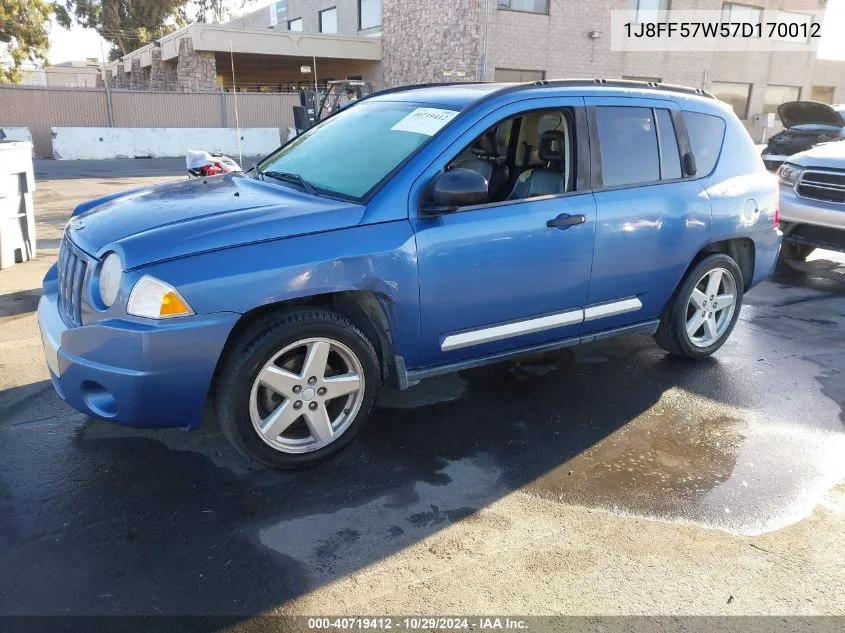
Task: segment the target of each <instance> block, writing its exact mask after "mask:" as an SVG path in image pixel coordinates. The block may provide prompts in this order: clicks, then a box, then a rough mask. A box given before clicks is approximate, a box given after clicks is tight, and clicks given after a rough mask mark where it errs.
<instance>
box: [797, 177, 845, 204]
mask: <svg viewBox="0 0 845 633" xmlns="http://www.w3.org/2000/svg"><path fill="white" fill-rule="evenodd" d="M795 193H796V194H798V195H799V196H801V197H802V198H812V199H813V200H824V201H825V202H836V203H838V204H845V172H839V171H824V170H819V169H807V170H805V171H804V172H802V173H801V177H800V178H799V179H798V183H797V184H796V185H795Z"/></svg>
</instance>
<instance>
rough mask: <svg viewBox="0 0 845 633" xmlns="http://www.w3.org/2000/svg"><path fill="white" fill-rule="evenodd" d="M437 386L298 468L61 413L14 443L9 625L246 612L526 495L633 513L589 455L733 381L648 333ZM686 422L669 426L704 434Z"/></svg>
mask: <svg viewBox="0 0 845 633" xmlns="http://www.w3.org/2000/svg"><path fill="white" fill-rule="evenodd" d="M437 380H439V379H432V381H434V382H432V381H429V382H428V384H427V383H426V382H423V383H421V385H420V389H417V390H411V391H410V392H406V394H403V395H397V394H385V398H384V399H383V403H382V406H380V407H379V408H377V409H376V411H375V413H374V415H373V418H372V420H371V422H370V423H369V424H368V426H367V427H366V428H365V430H364V431H363V432H362V437H361V438H360V439H359V440H358V441H356V442H355V443H353V445H352V446H351V447H350V448H349V449H347V450H346V451H344V452H343V453H341V454H340V455H339V456H337V457H336V458H335V459H334V460H332V461H330V462H328V463H325V464H322V465H320V466H319V467H316V468H311V469H309V470H305V471H301V472H294V473H284V472H275V471H270V470H244V469H238V468H237V467H232V466H231V464H232V463H237V460H235V461H234V462H232V461H230V460H232V454H231V449H230V448H229V447H228V445H227V444H226V443H225V442H224V440H223V439H222V437H221V436H220V435H219V433H217V432H216V431H215V430H214V429H213V428H212V429H210V430H206V431H205V432H204V434H201V435H200V436H196V435H193V436H192V435H191V434H184V435H176V434H175V433H174V434H168V433H167V432H162V434H161V435H148V436H138V435H137V434H136V435H133V434H132V433H131V432H125V433H124V432H123V431H122V430H119V429H118V430H117V431H116V432H115V434H114V435H113V436H108V435H103V434H98V433H94V432H93V431H94V430H95V429H96V428H97V427H98V425H102V423H100V422H96V421H90V420H88V419H85V418H84V417H83V416H65V417H62V418H60V419H56V420H53V421H50V420H47V421H45V422H43V423H42V424H41V426H40V427H39V428H38V429H37V431H38V432H32V429H31V428H27V427H26V425H23V426H20V427H15V428H14V429H11V430H10V429H6V430H5V438H0V439H2V440H3V441H0V484H2V485H3V486H4V488H3V489H0V552H4V553H3V554H2V566H3V568H5V569H6V570H7V573H5V574H2V575H0V613H2V614H32V613H35V614H67V613H71V614H77V615H79V614H192V615H199V614H202V615H238V616H244V617H246V616H250V615H253V614H258V613H262V612H266V611H268V610H271V609H274V608H277V607H279V606H280V605H282V604H284V603H285V602H287V601H289V600H291V599H294V598H296V597H299V596H302V595H303V594H305V593H307V592H308V591H310V590H312V589H315V588H317V587H320V586H323V585H325V584H327V583H330V582H332V581H333V580H336V579H338V578H340V577H343V576H345V575H347V574H349V573H351V572H354V571H356V570H358V569H362V568H364V567H367V566H369V565H371V564H373V563H375V562H377V561H379V560H382V559H384V558H386V557H388V556H391V555H392V554H394V553H396V552H398V551H400V550H402V549H404V548H406V547H408V546H410V545H413V544H415V543H418V542H420V541H422V540H423V539H425V538H426V537H428V536H430V535H431V534H433V533H435V532H437V531H438V530H441V529H443V528H444V527H446V526H448V525H450V524H452V523H454V522H456V521H464V520H466V521H472V520H482V519H481V518H479V516H478V513H479V510H482V509H484V508H486V507H487V506H489V505H490V504H492V503H493V502H495V501H497V500H498V499H501V498H502V497H504V496H506V495H508V494H510V493H512V492H514V491H517V490H520V489H524V488H526V487H530V486H536V487H537V488H536V490H533V492H538V494H543V486H544V485H546V486H547V485H549V482H550V481H552V482H553V484H554V485H553V486H552V487H553V488H554V492H553V493H552V494H558V492H559V491H560V490H564V494H569V493H572V494H573V495H575V496H573V497H571V499H572V500H574V501H575V502H577V501H578V498H577V495H578V493H579V490H586V492H587V494H590V495H592V494H595V495H598V497H599V498H600V499H601V500H602V501H603V502H604V503H607V504H611V505H612V504H620V503H621V504H622V505H623V506H624V505H625V503H627V502H626V501H625V499H626V498H628V497H627V496H626V495H628V494H629V492H630V490H629V489H628V490H626V488H625V487H624V486H622V487H621V488H620V487H619V481H620V480H619V477H618V473H614V472H607V473H605V475H604V477H605V478H606V483H607V486H606V487H602V485H601V482H602V481H603V478H602V477H603V476H602V475H601V473H597V472H595V469H596V468H600V467H601V466H602V464H601V459H600V458H599V459H595V460H593V461H592V462H591V463H589V464H588V463H586V462H585V461H584V460H585V458H584V457H583V456H584V455H585V454H589V452H590V449H591V447H594V446H595V445H597V444H598V443H600V442H602V440H604V439H605V438H608V437H609V436H612V435H613V434H615V433H618V432H620V430H621V429H624V427H626V425H629V424H631V423H632V421H634V420H637V419H638V418H640V417H641V416H642V415H643V414H644V412H647V411H649V410H652V409H653V408H654V407H655V405H656V404H657V403H659V402H660V401H661V400H662V399H663V398H664V397H665V394H667V393H670V392H685V391H687V390H689V391H692V392H698V393H700V394H702V395H703V397H707V398H713V399H714V400H717V401H718V400H720V399H722V398H723V394H724V393H727V392H728V391H729V386H730V385H729V384H728V383H729V378H728V376H727V374H726V372H725V371H724V370H723V368H722V366H721V365H720V363H719V361H718V360H712V359H711V360H708V361H704V362H700V363H695V364H690V363H685V362H682V361H676V360H673V359H670V358H668V357H667V356H665V355H664V353H663V352H662V351H661V350H659V349H657V348H656V346H655V345H654V343H653V341H652V340H651V339H650V338H649V337H642V336H632V337H627V338H625V339H619V340H617V341H605V342H602V343H597V344H593V345H590V346H584V347H582V348H579V349H578V350H577V351H573V350H564V351H562V352H558V353H555V354H550V355H546V356H542V357H536V358H533V359H527V360H524V361H522V362H520V363H505V364H500V365H495V366H491V367H486V368H481V369H476V370H471V371H467V372H463V373H462V374H460V375H458V376H453V377H445V378H443V379H442V380H440V381H439V382H437ZM739 404H741V403H739ZM683 409H684V405H681V406H680V408H679V409H677V410H674V411H673V412H671V413H670V414H669V415H670V416H675V417H679V418H680V419H681V420H682V421H684V422H685V423H692V422H695V421H696V420H695V419H696V415H697V414H696V413H695V412H693V411H689V410H687V411H686V412H684V410H683ZM656 419H657V424H660V423H661V421H662V420H663V418H661V417H660V416H658V417H657V418H656ZM706 423H707V422H706V421H705V422H703V424H706ZM719 423H720V421H719V420H715V421H714V424H719ZM0 432H3V429H2V428H0ZM684 432H687V431H684ZM191 437H194V438H197V437H199V440H197V439H181V438H191ZM153 438H156V439H153ZM174 438H178V439H174ZM723 439H724V438H723ZM178 442H182V446H181V448H176V449H175V450H174V447H175V445H176V444H178ZM192 442H194V443H192ZM710 448H711V449H712V446H711V447H710ZM690 450H691V451H693V452H694V451H695V447H694V446H692V447H691V448H690ZM734 450H738V449H736V448H732V447H731V446H729V443H728V445H726V446H725V447H724V448H722V449H720V451H719V452H718V454H717V455H716V457H715V458H713V456H712V455H709V456H708V457H707V459H708V460H710V461H709V462H708V463H711V462H712V463H715V466H714V467H715V468H716V470H715V471H714V473H709V481H708V482H704V483H703V484H701V485H700V486H695V487H692V486H689V487H686V488H681V489H680V491H679V490H678V489H669V488H668V487H666V486H665V485H663V484H662V483H661V482H653V483H654V485H653V486H652V487H651V489H649V490H648V495H647V496H649V497H650V498H656V499H657V500H658V501H659V500H660V499H661V498H663V499H670V498H671V499H674V500H675V501H673V503H678V502H680V503H684V502H685V501H689V500H691V499H694V498H695V497H696V496H703V495H706V494H707V492H708V490H709V489H710V488H711V487H713V486H715V485H717V484H718V482H719V481H723V480H724V479H725V478H726V477H729V476H730V472H731V470H732V468H733V464H734V462H735V459H736V457H735V455H734V454H733V453H732V451H734ZM599 457H600V456H599ZM578 460H581V461H578ZM658 470H659V469H658ZM550 478H551V479H550ZM555 479H558V480H559V479H563V480H567V481H569V482H571V483H570V484H569V487H568V490H569V493H567V492H566V490H567V484H566V483H564V484H563V485H561V484H560V482H559V481H558V482H557V483H554V480H555ZM591 479H597V480H598V482H599V483H598V484H596V485H593V487H592V488H590V487H586V488H582V485H583V482H585V481H588V480H591ZM544 482H545V483H544ZM664 483H665V482H664ZM661 486H662V487H661ZM661 490H662V491H663V492H661ZM602 495H605V497H602ZM661 495H662V496H661ZM678 499H679V500H680V501H678ZM630 500H631V502H632V503H636V501H637V499H636V496H635V495H633V496H630ZM655 507H656V509H657V510H658V511H660V510H666V509H667V508H669V509H671V508H670V507H669V506H664V505H661V504H659V503H658V505H657V506H655ZM502 520H505V521H507V518H506V517H505V518H503V519H502Z"/></svg>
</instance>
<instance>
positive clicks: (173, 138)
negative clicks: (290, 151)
mask: <svg viewBox="0 0 845 633" xmlns="http://www.w3.org/2000/svg"><path fill="white" fill-rule="evenodd" d="M52 132H53V158H56V159H57V160H81V159H109V158H177V157H182V156H185V153H186V152H187V151H188V150H189V149H197V150H205V151H207V152H211V153H212V154H228V155H229V156H231V157H233V158H235V159H236V160H237V158H238V135H237V132H236V130H235V129H234V128H134V127H133V128H129V127H124V128H120V127H113V128H108V127H54V128H52ZM279 145H281V142H280V137H279V129H278V128H270V127H268V128H242V129H241V131H240V146H241V150H242V152H243V155H244V156H263V155H265V154H269V153H270V152H272V151H273V150H275V149H276V148H278V147H279Z"/></svg>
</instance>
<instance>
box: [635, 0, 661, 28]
mask: <svg viewBox="0 0 845 633" xmlns="http://www.w3.org/2000/svg"><path fill="white" fill-rule="evenodd" d="M628 11H629V12H630V13H631V21H632V22H637V23H638V24H641V23H645V24H650V23H653V22H666V21H667V16H666V12H667V11H669V0H628Z"/></svg>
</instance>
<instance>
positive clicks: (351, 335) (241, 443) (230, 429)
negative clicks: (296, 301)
mask: <svg viewBox="0 0 845 633" xmlns="http://www.w3.org/2000/svg"><path fill="white" fill-rule="evenodd" d="M312 337H324V338H329V339H333V340H335V341H338V342H340V343H342V344H343V345H345V346H346V347H347V348H349V350H351V351H352V352H353V353H354V354H355V356H356V357H357V359H358V361H359V362H360V364H361V367H362V368H363V373H364V393H363V397H362V398H363V399H362V402H361V406H360V407H359V409H358V413H357V415H355V418H354V420H353V421H352V422H351V423H350V424H349V426H348V427H346V430H345V431H343V432H342V433H341V434H340V435H338V437H337V439H334V440H332V441H331V442H330V443H329V444H328V445H326V446H323V447H322V448H318V449H316V450H314V451H312V452H307V453H286V452H283V451H282V450H276V449H274V448H273V447H271V446H270V445H269V444H267V443H266V442H265V441H264V440H263V439H262V438H261V437H260V436H259V434H258V432H257V431H256V429H255V428H254V426H253V424H252V420H251V418H250V413H249V401H250V393H251V390H252V385H253V383H254V382H255V380H256V377H257V376H258V373H259V371H260V370H261V368H262V367H264V365H265V364H266V363H267V362H269V361H270V359H272V358H273V356H274V355H275V354H277V353H278V352H279V351H280V350H282V349H284V348H285V347H287V346H289V345H292V344H294V343H296V342H297V341H300V340H304V339H308V338H312ZM380 386H381V370H380V365H379V361H378V356H377V354H376V351H375V349H374V347H373V344H372V343H371V342H370V341H369V339H367V337H366V336H365V335H364V334H363V332H361V331H360V330H359V329H358V328H356V327H355V326H354V325H353V324H352V323H351V322H350V321H349V320H348V319H346V318H345V317H343V316H341V315H340V314H338V313H336V312H332V311H330V310H322V309H296V310H291V311H285V312H279V313H275V314H270V315H268V316H266V317H264V318H262V319H261V320H259V321H257V322H255V323H253V324H252V325H250V326H249V327H248V328H247V329H246V330H245V331H244V332H243V333H241V335H240V336H239V337H238V340H237V341H235V344H234V345H233V346H232V348H231V349H230V351H229V352H228V353H227V355H226V358H225V359H224V361H223V364H222V366H221V370H220V373H219V375H218V377H217V383H216V394H215V398H214V404H215V409H216V412H217V417H218V420H219V422H220V428H221V430H222V431H223V435H225V436H226V439H228V440H229V442H230V443H231V444H232V446H234V447H235V449H237V450H238V452H239V453H241V454H242V455H244V456H245V457H246V458H247V459H250V460H254V461H256V462H258V463H260V464H263V465H264V466H269V467H271V468H281V469H296V468H303V467H306V466H310V465H313V464H315V463H317V462H320V461H322V460H325V459H327V458H329V457H331V456H333V455H335V454H336V453H338V452H339V451H341V450H342V449H343V448H345V447H346V446H348V445H349V443H350V442H352V440H353V439H355V436H356V435H357V433H358V432H359V431H360V429H361V427H362V425H363V424H364V422H365V421H366V419H367V418H368V417H369V415H370V412H371V411H372V408H373V405H374V403H375V401H376V397H377V395H378V391H379V388H380Z"/></svg>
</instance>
